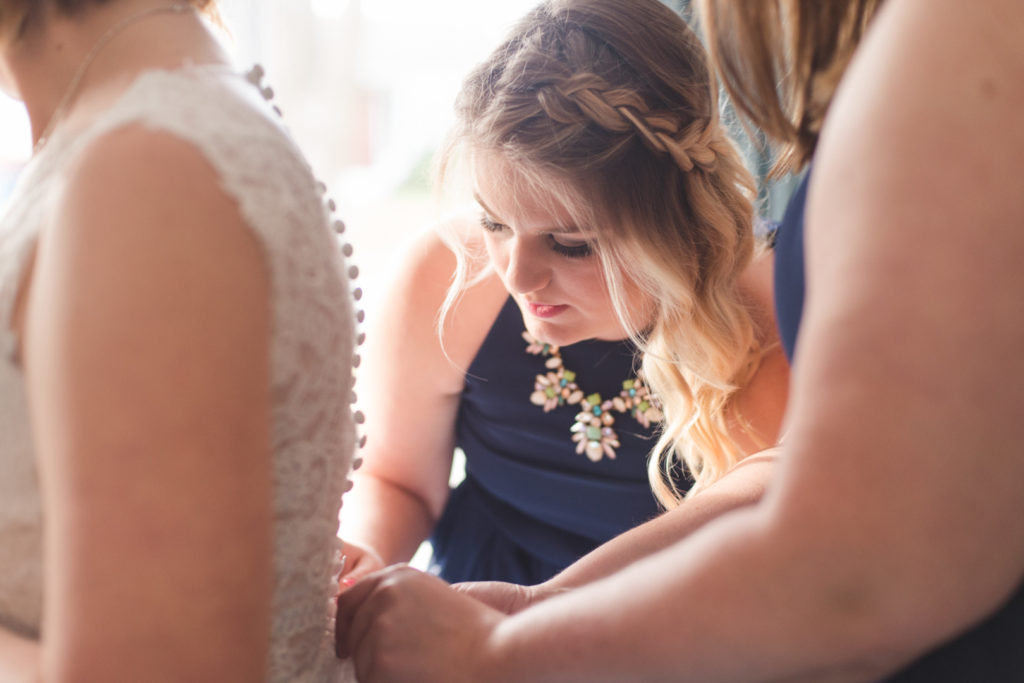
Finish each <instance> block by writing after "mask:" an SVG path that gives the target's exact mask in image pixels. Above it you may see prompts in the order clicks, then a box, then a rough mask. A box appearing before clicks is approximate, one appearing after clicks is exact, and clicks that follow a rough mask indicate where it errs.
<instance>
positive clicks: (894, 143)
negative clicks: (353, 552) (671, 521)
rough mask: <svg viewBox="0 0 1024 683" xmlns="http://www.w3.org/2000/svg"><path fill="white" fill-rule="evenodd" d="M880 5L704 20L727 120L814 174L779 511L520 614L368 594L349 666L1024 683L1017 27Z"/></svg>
mask: <svg viewBox="0 0 1024 683" xmlns="http://www.w3.org/2000/svg"><path fill="white" fill-rule="evenodd" d="M879 4H880V3H879V2H876V1H875V0H849V1H845V2H828V3H825V2H817V1H813V0H805V1H801V0H776V1H774V2H769V1H767V0H766V1H764V2H756V3H755V2H752V3H735V2H713V1H711V0H709V1H708V2H706V3H705V5H707V6H709V7H710V8H712V9H713V10H714V11H713V12H711V14H710V15H709V16H710V19H711V21H710V22H709V23H708V24H707V25H708V27H709V29H710V34H711V36H712V41H711V43H712V45H713V46H714V49H715V50H716V51H717V52H718V55H719V58H720V59H721V61H722V69H721V70H722V73H723V74H724V76H725V80H726V82H727V84H728V85H729V86H730V87H731V89H732V90H734V91H735V94H736V95H738V97H736V101H737V102H740V103H742V102H746V103H747V106H749V108H750V111H749V112H748V113H751V114H752V115H753V118H754V120H755V122H757V123H760V124H762V127H763V128H764V129H765V130H766V131H768V132H769V133H772V134H773V135H774V137H776V138H777V139H779V140H780V141H783V142H785V143H787V144H789V145H790V146H791V149H792V150H793V151H795V152H796V153H797V155H798V159H800V160H801V161H806V160H809V159H810V158H811V155H812V153H813V157H814V168H813V179H812V180H810V181H807V182H806V186H805V189H806V193H804V192H803V191H802V192H801V193H799V194H798V195H797V197H796V199H795V200H794V202H793V204H792V206H791V210H790V214H789V216H787V219H786V220H785V221H784V224H783V226H782V227H781V234H780V236H779V250H780V260H781V258H782V257H783V254H782V253H781V252H783V251H785V252H787V253H788V254H789V255H790V256H791V257H792V259H791V261H790V262H789V263H790V264H791V265H790V266H787V269H786V271H785V272H780V286H779V288H778V291H777V294H778V297H779V309H780V322H781V323H782V325H783V327H784V332H785V334H784V336H785V337H786V338H787V339H788V340H790V341H789V343H790V345H791V352H792V353H793V358H794V373H793V387H792V398H791V406H790V414H789V415H788V416H787V430H786V436H785V439H784V442H783V445H782V446H781V449H780V451H781V453H782V454H783V457H782V458H780V464H779V467H778V468H777V469H778V475H777V478H776V480H775V481H774V486H775V488H774V489H773V491H772V493H771V495H770V496H767V497H766V498H765V500H764V501H763V502H762V503H761V504H760V505H759V506H756V507H754V508H752V509H750V510H748V511H744V512H737V513H735V514H732V515H729V516H728V517H727V518H723V519H719V520H716V521H715V522H714V523H713V524H709V525H708V527H707V528H706V529H704V530H702V531H701V532H700V533H698V534H695V535H694V536H693V537H691V538H688V539H686V540H685V541H683V542H681V543H678V544H676V545H675V546H673V547H672V548H670V549H669V550H668V551H666V552H664V553H661V554H658V555H655V556H652V557H650V558H647V559H645V560H642V561H638V562H636V563H635V564H634V565H633V566H631V567H629V568H627V569H625V570H623V571H621V572H619V573H617V574H615V575H614V576H612V577H609V578H608V579H607V580H604V581H599V582H595V583H593V584H592V585H589V586H585V587H583V588H580V589H579V590H576V591H572V592H570V593H569V594H567V595H564V596H557V597H553V598H551V599H549V600H545V601H544V602H543V603H541V604H539V605H536V606H534V607H531V608H530V609H527V610H524V611H522V612H521V613H519V614H516V615H513V616H511V617H505V616H503V615H501V614H500V613H498V612H496V611H494V610H491V609H488V608H486V607H482V606H480V605H479V604H478V603H475V602H474V601H473V600H472V599H470V598H468V597H466V596H462V595H458V594H457V593H454V592H453V591H450V590H447V589H446V588H445V587H444V586H443V585H439V584H438V583H437V582H436V581H434V580H432V579H431V578H430V577H424V576H422V575H417V574H415V573H413V572H410V571H407V570H402V569H395V570H392V571H390V572H386V573H382V574H381V575H379V576H378V577H376V579H375V580H373V581H366V582H364V583H363V584H361V585H360V586H357V587H356V588H355V589H353V590H352V591H351V592H349V593H346V594H343V596H342V598H341V600H340V601H339V612H338V624H339V632H338V634H339V643H341V644H342V645H343V649H345V650H349V651H354V652H355V658H356V661H357V662H358V663H359V664H360V666H362V667H363V668H364V670H367V669H368V668H370V669H372V670H373V672H374V673H375V674H379V675H381V676H384V677H386V679H387V680H417V681H430V680H451V677H450V675H449V674H453V673H455V671H453V670H454V669H455V668H456V667H455V666H454V665H452V664H451V663H450V662H452V661H458V665H457V672H458V673H459V674H460V675H463V676H468V678H467V679H464V680H472V679H473V677H474V676H476V675H482V676H483V677H484V678H495V679H496V678H497V677H499V676H500V677H501V680H532V681H539V680H695V681H696V680H699V681H726V680H729V681H737V680H741V681H751V682H753V681H769V680H770V681H777V680H815V681H817V680H843V681H872V680H874V681H877V680H880V679H884V680H887V681H892V682H893V683H909V682H917V681H994V682H999V683H1002V682H1004V681H1006V682H1009V681H1019V680H1022V673H1024V650H1022V648H1021V647H1020V643H1021V633H1022V629H1024V589H1022V585H1024V546H1022V542H1021V539H1022V538H1024V504H1022V498H1021V496H1020V482H1021V481H1022V478H1024V457H1022V453H1024V449H1022V445H1024V422H1022V421H1021V419H1020V406H1021V387H1022V386H1024V363H1022V362H1021V353H1020V351H1021V348H1022V340H1024V318H1022V317H1021V316H1020V292H1021V291H1024V271H1022V269H1021V267H1020V263H1021V258H1022V256H1024V233H1022V232H1021V229H1020V227H1021V224H1022V222H1024V205H1022V203H1021V200H1020V197H1021V193H1020V182H1021V181H1020V178H1021V177H1022V173H1024V165H1022V161H1021V160H1022V159H1024V135H1022V129H1021V126H1020V111H1021V109H1022V107H1024V86H1022V83H1024V50H1022V48H1021V43H1020V41H1019V40H1018V38H1019V34H1020V27H1021V26H1022V25H1024V7H1022V6H1021V4H1020V3H1017V2H1014V0H984V1H983V2H977V3H974V4H973V5H972V7H971V8H970V10H964V8H963V6H962V3H958V2H954V1H953V0H930V1H929V2H918V1H916V0H887V2H886V6H885V8H884V9H883V10H882V11H881V13H879V14H878V15H877V16H875V17H874V18H873V19H872V16H873V15H874V10H875V9H876V8H877V6H878V5H879ZM869 21H870V22H871V27H870V30H869V31H867V32H866V38H865V40H864V41H863V43H862V44H861V45H860V46H858V43H859V42H860V38H861V36H862V35H865V31H866V27H867V26H868V24H869ZM855 50H856V56H855V57H854V58H853V60H852V61H850V58H851V56H853V55H854V52H855ZM737 56H740V59H738V60H736V59H735V57H737ZM723 57H724V59H722V58H723ZM848 63H849V68H847V64H848ZM780 78H781V79H782V80H783V82H785V83H788V84H790V85H792V86H794V88H793V90H790V91H788V92H786V93H785V95H786V96H784V97H783V98H782V99H779V93H778V90H777V87H778V84H779V82H780ZM840 79H842V85H841V87H840V88H839V89H838V91H835V86H836V84H837V83H839V81H840ZM834 91H835V92H837V96H836V98H835V100H834V102H833V100H832V94H833V92H834ZM792 95H796V97H795V98H792V97H789V96H792ZM773 102H774V103H775V107H774V108H773V107H772V103H773ZM779 104H781V105H783V106H781V107H779V106H778V105H779ZM742 106H743V105H741V107H742ZM826 112H827V117H826ZM778 123H782V126H781V129H782V131H783V134H782V135H778V131H779V128H774V129H773V124H778ZM787 131H788V132H787ZM819 132H820V133H821V136H820V137H821V141H820V144H819V143H818V137H819V135H818V134H819ZM804 197H806V204H805V203H804ZM805 237H806V240H805V239H804V238H805ZM805 256H806V258H805ZM805 266H806V267H805ZM780 271H781V266H780ZM805 294H806V296H805ZM784 308H785V309H788V310H789V311H790V313H791V314H792V315H791V316H789V317H788V318H786V319H783V316H782V313H783V309H784ZM384 588H386V590H382V589H384ZM381 597H386V598H387V599H386V600H381V599H379V598H381ZM413 598H414V599H413ZM353 614H355V615H356V619H355V620H354V621H353V620H352V619H351V616H352V615H353ZM420 614H422V615H427V614H429V615H445V616H444V617H438V618H434V619H432V620H431V622H430V624H429V625H427V626H424V627H421V626H420V625H419V624H417V623H416V622H415V619H414V617H415V616H416V615H420ZM448 615H450V616H451V618H448ZM357 622H361V623H373V624H374V625H375V627H374V628H373V629H372V630H370V631H369V632H368V633H367V632H362V631H359V630H353V629H352V628H351V627H347V628H346V627H341V625H342V624H352V623H357ZM364 635H369V636H371V637H368V638H364V637H363V636H364ZM398 644H401V645H403V649H402V657H401V658H400V661H396V659H395V658H389V657H388V656H387V655H388V653H389V652H391V651H392V649H393V648H394V647H395V646H396V645H398ZM456 657H457V658H456Z"/></svg>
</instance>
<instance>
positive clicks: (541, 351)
mask: <svg viewBox="0 0 1024 683" xmlns="http://www.w3.org/2000/svg"><path fill="white" fill-rule="evenodd" d="M523 339H524V340H525V341H526V352H527V353H529V354H531V355H535V356H543V357H545V361H544V367H545V368H546V369H547V372H545V373H541V374H538V375H537V377H536V379H535V380H534V383H533V393H532V394H530V402H531V403H533V404H534V405H538V406H541V407H542V408H543V409H544V412H550V411H552V410H554V409H555V408H558V407H559V406H564V405H577V404H578V405H579V406H580V412H578V413H577V414H576V419H575V422H574V423H573V425H572V427H570V430H569V431H570V432H572V440H573V442H574V443H575V444H576V452H577V453H580V454H584V455H586V456H587V458H589V459H590V460H591V461H593V462H598V461H599V460H601V459H602V458H604V457H605V456H607V457H608V458H611V459H614V458H615V455H616V452H615V449H617V448H619V447H620V446H621V443H620V442H619V436H618V434H617V433H616V432H615V429H613V426H614V425H615V413H620V414H629V415H632V416H633V418H634V419H635V420H636V421H637V422H638V423H640V424H641V425H643V426H644V427H645V428H649V427H650V426H651V424H652V423H657V422H660V421H661V419H662V414H661V408H660V406H659V405H658V402H657V400H656V399H655V398H654V396H653V395H652V394H651V392H650V390H649V389H648V388H647V385H646V384H644V381H643V377H642V375H641V374H640V373H637V376H636V377H635V378H633V379H627V380H625V381H623V383H622V391H620V392H619V395H618V396H614V397H612V398H611V399H607V400H606V399H603V398H602V397H601V394H599V393H592V394H586V393H585V392H584V391H583V390H582V389H581V388H580V387H579V385H578V384H577V383H576V373H575V372H573V371H572V370H568V369H566V367H565V365H564V364H563V363H562V354H561V352H560V351H559V348H558V347H557V346H555V345H554V344H545V343H544V342H541V341H539V340H537V339H536V338H534V337H533V335H531V334H530V333H529V332H523Z"/></svg>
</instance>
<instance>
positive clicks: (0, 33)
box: [0, 0, 220, 47]
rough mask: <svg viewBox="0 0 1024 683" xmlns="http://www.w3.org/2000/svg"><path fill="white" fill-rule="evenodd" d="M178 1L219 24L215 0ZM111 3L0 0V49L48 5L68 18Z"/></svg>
mask: <svg viewBox="0 0 1024 683" xmlns="http://www.w3.org/2000/svg"><path fill="white" fill-rule="evenodd" d="M178 1H181V2H186V1H187V2H188V3H189V4H190V5H192V6H194V7H195V8H196V9H197V10H199V11H201V12H204V13H205V14H207V15H208V16H209V17H210V18H211V19H213V20H214V21H216V22H218V23H219V22H220V14H219V13H218V11H217V2H216V0H178ZM111 2H116V0H0V47H3V46H4V45H7V44H8V43H10V42H11V41H13V40H16V39H17V38H18V37H19V36H20V35H21V34H22V33H23V32H24V31H25V29H26V27H28V26H29V25H30V23H31V22H32V21H33V20H34V19H35V18H36V17H38V16H40V15H42V13H43V10H45V9H46V7H47V6H48V5H49V6H53V7H54V8H55V9H56V10H57V11H58V12H60V13H61V14H65V15H68V16H70V15H74V14H75V13H77V12H79V11H81V10H82V9H83V8H85V7H88V6H89V5H106V4H110V3H111ZM168 4H170V2H168Z"/></svg>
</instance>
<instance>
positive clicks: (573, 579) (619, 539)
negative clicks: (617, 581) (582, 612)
mask: <svg viewBox="0 0 1024 683" xmlns="http://www.w3.org/2000/svg"><path fill="white" fill-rule="evenodd" d="M774 450H775V449H772V450H770V451H765V452H763V453H759V454H756V455H751V456H748V457H747V458H746V459H745V460H743V461H741V462H740V463H739V464H737V465H735V466H734V467H733V468H732V470H730V471H729V473H728V474H727V475H726V476H724V477H723V478H722V479H720V480H718V481H717V482H715V483H714V484H712V485H711V486H709V487H708V488H706V489H704V490H703V491H701V492H700V493H698V494H697V495H696V496H694V497H693V498H688V499H686V500H684V501H683V502H682V503H681V504H680V505H679V506H678V507H676V508H673V509H672V510H669V511H668V512H665V513H663V514H661V515H659V516H658V517H655V518H654V519H652V520H650V521H649V522H646V523H644V524H641V525H640V526H637V527H634V528H633V529H630V530H629V531H626V532H625V533H622V534H620V535H618V536H616V537H615V538H614V539H612V540H610V541H608V542H607V543H604V544H603V545H601V546H599V547H598V548H597V549H595V550H594V551H592V552H590V553H588V554H587V555H585V556H583V557H582V558H580V559H579V560H577V561H576V562H574V563H573V564H571V565H570V566H569V567H567V568H566V569H565V570H564V571H562V572H560V573H559V574H557V575H556V576H554V577H553V578H551V579H549V580H548V581H545V582H544V583H541V584H538V585H536V586H519V585H515V584H510V583H503V582H499V581H480V582H467V583H460V584H455V588H456V590H459V591H461V592H463V593H466V594H467V595H470V596H472V597H473V598H475V599H477V600H480V601H481V602H483V603H485V604H487V605H490V606H491V607H494V608H495V609H498V610H500V611H502V612H505V613H507V614H512V613H515V612H519V611H521V610H523V609H525V608H527V607H529V606H530V605H532V604H534V603H537V602H539V601H541V600H545V599H547V598H550V597H552V596H554V595H558V594H559V593H563V592H565V591H567V590H570V589H573V588H579V587H580V586H584V585H586V584H588V583H591V582H593V581H596V580H598V579H602V578H604V577H606V576H609V575H611V574H614V573H615V572H617V571H619V570H621V569H624V568H625V567H627V566H629V565H630V564H632V563H634V562H636V561H637V560H639V559H641V558H644V557H647V556H648V555H653V554H654V553H656V552H659V551H661V550H664V549H665V548H668V547H669V546H671V545H673V544H675V543H678V542H679V541H680V540H682V539H684V538H686V537H687V536H688V535H690V534H692V533H693V532H694V531H696V530H697V529H699V528H700V527H702V526H703V525H705V524H707V523H708V522H710V521H711V520H712V519H715V518H716V517H718V516H720V515H723V514H725V513H726V512H729V511H731V510H736V509H738V508H741V507H745V506H747V505H752V504H754V503H756V502H757V501H759V500H760V499H761V497H762V496H763V495H764V492H765V489H766V488H767V486H768V482H769V481H770V479H771V476H772V472H773V470H774V468H775V455H774Z"/></svg>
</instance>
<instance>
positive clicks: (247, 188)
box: [0, 66, 356, 682]
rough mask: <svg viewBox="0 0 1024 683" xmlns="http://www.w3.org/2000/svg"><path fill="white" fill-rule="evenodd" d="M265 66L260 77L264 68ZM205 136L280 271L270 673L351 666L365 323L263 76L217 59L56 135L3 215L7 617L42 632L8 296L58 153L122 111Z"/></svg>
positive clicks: (274, 363) (308, 674)
mask: <svg viewBox="0 0 1024 683" xmlns="http://www.w3.org/2000/svg"><path fill="white" fill-rule="evenodd" d="M257 80H258V79H257ZM135 124H141V125H143V126H146V127H148V128H151V129H153V130H158V131H162V132H167V133H170V134H172V135H174V136H176V137H178V138H180V139H182V140H184V141H186V142H188V143H190V144H192V145H193V146H194V147H195V148H196V149H197V150H199V151H200V152H201V153H202V154H203V156H204V157H205V158H206V159H207V161H208V162H209V163H210V164H211V166H212V167H213V168H214V169H215V170H216V172H217V174H218V175H219V177H220V181H221V185H222V188H223V190H224V191H225V193H226V194H228V195H229V196H230V197H232V198H233V199H234V200H235V201H236V202H237V204H238V206H239V209H240V212H241V214H242V216H243V218H244V219H245V220H246V222H247V223H248V224H249V226H250V227H251V229H252V230H253V233H254V234H255V235H256V236H257V237H258V239H259V241H260V243H261V244H262V246H263V249H264V253H265V258H266V261H267V265H268V270H269V273H270V280H271V293H272V301H271V311H272V340H271V355H270V358H269V359H268V362H269V363H270V367H271V383H272V386H271V391H272V399H273V407H272V420H273V425H272V438H273V444H272V446H273V467H274V484H275V492H274V497H275V499H274V524H275V528H274V537H275V546H274V573H275V587H274V595H273V612H272V632H271V634H270V651H269V657H268V662H267V678H268V680H270V681H281V682H283V681H310V682H320V681H332V682H333V681H343V680H352V678H351V674H350V673H347V671H348V669H347V668H346V666H344V665H343V663H341V662H339V661H338V660H337V659H336V658H335V657H334V648H333V635H332V633H331V622H330V620H329V615H328V601H329V598H330V596H331V595H333V593H334V587H335V586H336V579H337V571H338V558H339V556H340V553H339V547H338V542H337V527H338V511H339V506H340V503H341V496H342V493H343V492H344V490H346V488H347V486H348V485H349V484H348V483H347V476H348V473H349V470H350V468H351V465H352V454H353V452H354V449H355V438H356V436H355V425H354V420H353V415H352V412H351V407H350V404H351V401H352V365H353V356H352V354H353V349H354V347H355V333H356V330H355V328H356V322H355V316H354V312H353V304H352V300H353V296H352V292H351V291H350V287H349V284H348V277H347V276H348V275H349V274H350V273H351V274H354V271H350V270H348V266H347V265H346V264H345V263H344V256H343V255H342V253H341V249H340V248H339V245H338V243H337V238H336V237H335V235H334V234H333V233H332V231H331V229H330V221H331V216H330V210H329V208H328V207H327V206H326V205H325V201H324V198H323V197H322V196H321V194H322V192H321V189H322V187H321V188H318V184H317V183H316V182H315V179H314V177H313V175H312V172H311V170H310V168H309V166H308V164H307V163H306V161H305V160H304V158H303V157H302V155H301V154H300V153H299V151H298V150H297V148H296V147H295V145H294V143H293V142H292V141H291V139H290V137H289V136H288V135H287V134H286V132H285V131H284V130H283V129H282V127H281V124H280V122H279V121H278V120H277V116H276V115H275V114H274V113H273V111H272V109H271V107H270V106H269V105H268V104H267V103H266V102H264V101H263V98H262V97H261V93H260V90H259V89H257V88H254V87H252V86H251V85H250V84H249V83H247V82H246V81H245V79H243V78H242V77H241V76H239V75H237V74H234V73H232V72H230V71H229V70H228V69H226V68H224V67H209V66H190V67H186V68H183V69H179V70H175V71H148V72H145V73H143V74H142V75H140V76H139V77H138V79H137V80H136V82H135V83H134V84H133V85H132V86H131V87H130V89H129V90H128V91H127V92H126V93H125V94H124V95H123V96H122V97H121V98H120V99H119V101H118V102H117V103H116V104H115V105H114V106H113V107H112V108H111V109H110V110H109V111H107V112H106V113H105V114H104V115H103V116H102V117H101V119H99V120H98V121H96V122H95V123H94V124H93V125H92V126H91V127H90V128H89V129H88V130H87V131H85V132H84V133H82V132H79V133H78V134H76V135H75V136H74V137H73V138H72V137H71V136H67V137H62V136H60V135H59V134H58V135H56V136H54V137H53V138H52V139H51V140H50V142H49V143H48V145H47V147H46V148H45V149H44V150H43V151H42V152H41V153H40V154H39V155H38V156H37V157H36V158H35V159H34V160H33V161H32V162H31V164H30V165H29V167H28V168H27V169H26V171H25V173H24V174H23V176H22V178H21V180H20V182H19V184H18V187H17V188H16V191H15V195H14V196H13V197H12V200H11V204H10V206H9V210H8V212H7V214H6V215H5V216H4V217H3V218H0V321H3V324H2V325H0V352H4V353H5V354H6V356H5V357H4V358H0V433H2V434H3V435H4V436H3V440H2V443H0V471H3V473H4V474H3V476H2V477H0V557H2V558H3V562H2V564H3V566H4V568H5V570H4V572H0V624H2V625H4V626H6V627H8V628H11V629H13V630H15V631H18V632H20V633H23V634H26V635H29V636H37V635H38V629H39V620H40V617H41V612H42V609H41V607H42V600H43V596H42V557H41V538H42V511H41V502H40V498H39V489H38V482H37V481H36V474H35V461H34V454H33V450H32V444H31V437H30V434H29V432H28V419H27V410H26V407H25V397H24V386H23V378H22V376H21V372H20V369H19V368H18V365H17V349H18V340H17V338H16V336H15V335H14V333H13V332H12V330H11V325H10V319H11V311H12V307H13V303H14V299H15V296H16V293H17V289H18V286H19V284H20V282H21V279H22V277H23V273H24V270H25V268H26V266H27V263H28V261H29V259H30V256H31V253H32V249H33V248H34V245H35V243H36V240H37V238H38V234H39V230H40V229H41V223H42V220H43V219H42V218H41V215H42V214H43V213H44V212H43V211H42V210H41V208H42V207H44V206H45V205H46V202H47V200H48V199H49V198H50V197H51V196H52V194H53V193H54V192H55V191H56V189H57V187H58V184H59V182H60V170H59V169H60V167H61V166H62V165H65V164H67V162H68V160H69V158H71V157H72V156H73V155H74V154H75V153H76V151H77V150H80V149H82V148H83V147H84V146H85V145H87V144H88V143H89V142H90V141H93V140H95V139H96V138H98V137H99V136H101V135H103V134H105V133H108V132H110V131H112V130H114V129H117V128H119V127H122V126H126V125H135Z"/></svg>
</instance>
